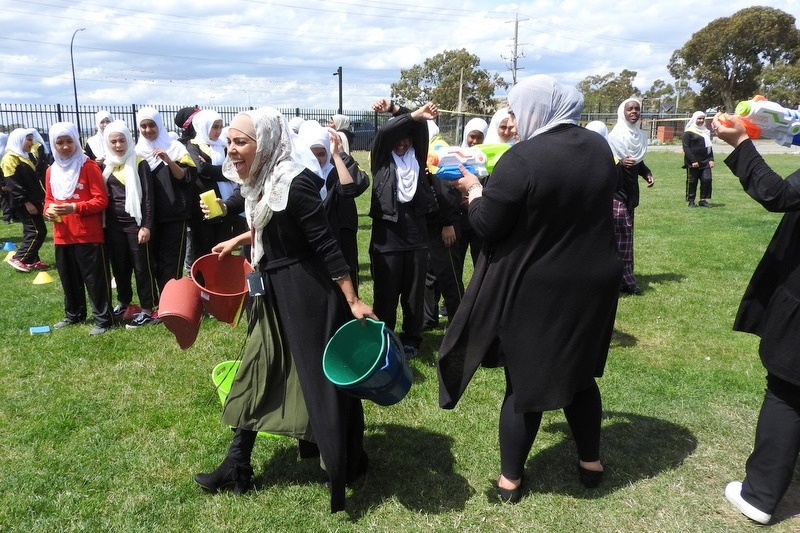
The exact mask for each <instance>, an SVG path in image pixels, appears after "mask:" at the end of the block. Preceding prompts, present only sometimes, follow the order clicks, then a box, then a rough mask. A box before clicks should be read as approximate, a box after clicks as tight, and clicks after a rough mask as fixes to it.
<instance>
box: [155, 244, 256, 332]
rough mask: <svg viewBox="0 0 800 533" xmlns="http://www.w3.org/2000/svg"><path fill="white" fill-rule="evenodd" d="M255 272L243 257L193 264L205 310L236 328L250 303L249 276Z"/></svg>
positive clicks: (216, 257) (214, 257) (212, 258)
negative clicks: (248, 291)
mask: <svg viewBox="0 0 800 533" xmlns="http://www.w3.org/2000/svg"><path fill="white" fill-rule="evenodd" d="M251 272H253V267H251V266H250V263H248V262H247V260H245V258H244V257H242V256H240V255H226V256H223V257H222V258H221V259H220V257H219V255H217V254H208V255H204V256H203V257H200V258H198V259H197V260H196V261H195V262H194V264H192V280H194V283H195V285H197V288H198V289H199V290H200V300H201V301H202V303H203V307H204V308H205V310H206V311H208V313H209V314H210V315H212V316H213V317H214V318H216V319H217V320H219V321H220V322H227V323H228V324H230V325H231V326H235V325H236V323H237V322H238V321H239V317H240V316H241V314H242V311H243V310H244V304H245V303H246V302H247V274H249V273H251ZM159 314H160V313H159Z"/></svg>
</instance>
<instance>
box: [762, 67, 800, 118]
mask: <svg viewBox="0 0 800 533" xmlns="http://www.w3.org/2000/svg"><path fill="white" fill-rule="evenodd" d="M758 94H762V95H764V96H766V97H767V98H769V99H770V100H772V101H774V102H778V103H780V104H782V105H784V106H785V107H791V108H797V107H798V104H800V61H798V62H797V63H795V64H793V65H789V64H785V63H784V64H780V65H775V66H770V67H767V68H765V69H764V75H763V76H762V77H761V86H760V87H759V89H758Z"/></svg>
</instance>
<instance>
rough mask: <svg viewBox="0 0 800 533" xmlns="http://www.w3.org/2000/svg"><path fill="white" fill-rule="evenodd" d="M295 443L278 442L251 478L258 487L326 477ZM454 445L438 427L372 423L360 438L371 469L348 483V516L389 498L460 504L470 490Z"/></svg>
mask: <svg viewBox="0 0 800 533" xmlns="http://www.w3.org/2000/svg"><path fill="white" fill-rule="evenodd" d="M295 443H296V441H293V440H291V439H284V440H283V443H282V444H281V445H280V446H278V447H276V449H275V451H274V453H273V454H272V456H271V457H270V458H269V460H267V461H266V463H265V464H264V465H263V470H262V472H263V474H261V475H259V476H257V478H256V480H255V486H256V488H259V489H261V488H266V487H272V486H276V485H298V484H321V483H323V482H324V481H326V480H327V477H326V476H325V474H324V472H323V471H322V469H321V468H320V466H319V460H318V459H305V460H298V458H297V457H298V455H297V446H296V444H295ZM452 447H453V439H452V438H450V437H448V436H447V435H443V434H441V433H434V432H432V431H428V430H424V429H420V428H414V427H411V426H401V425H396V424H381V425H377V426H374V427H370V429H369V431H368V432H367V434H366V435H365V438H364V448H365V449H366V450H367V453H368V454H369V457H370V469H369V471H368V472H367V474H366V476H364V477H363V478H362V479H360V480H358V481H356V483H355V484H354V485H353V486H352V487H351V488H349V489H348V497H347V512H348V513H349V515H350V517H351V518H352V519H358V518H359V517H361V516H364V515H365V514H367V513H368V512H369V511H370V510H371V509H372V508H374V507H377V506H378V505H380V504H381V503H382V502H384V501H385V500H389V499H392V498H394V499H397V501H398V502H399V503H400V504H401V505H403V506H404V507H406V508H407V509H410V510H413V511H417V512H423V513H434V514H435V513H445V512H448V511H451V510H454V509H463V508H464V506H465V502H466V501H467V500H468V499H469V497H470V496H471V495H472V494H473V493H474V491H473V489H472V488H471V487H470V486H469V483H468V482H467V480H466V478H464V477H463V476H461V475H459V474H456V473H455V471H454V468H453V467H454V464H455V458H454V457H453V453H452ZM256 470H257V471H258V470H259V469H258V468H256ZM321 490H323V489H321Z"/></svg>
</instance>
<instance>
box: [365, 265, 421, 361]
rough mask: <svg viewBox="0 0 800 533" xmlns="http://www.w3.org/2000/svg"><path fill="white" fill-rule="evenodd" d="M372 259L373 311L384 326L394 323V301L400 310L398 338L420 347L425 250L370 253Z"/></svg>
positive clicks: (394, 325) (408, 344) (406, 343)
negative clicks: (400, 328)
mask: <svg viewBox="0 0 800 533" xmlns="http://www.w3.org/2000/svg"><path fill="white" fill-rule="evenodd" d="M370 258H371V260H372V265H371V268H372V281H373V305H372V310H373V311H374V312H375V314H376V315H377V316H378V318H379V319H380V320H382V321H383V322H385V323H386V327H388V328H389V329H391V330H393V331H394V330H395V329H396V326H397V302H398V300H399V301H400V307H401V308H402V310H403V330H402V332H400V334H399V337H400V341H401V342H402V343H403V344H404V345H406V346H412V347H414V348H419V346H420V344H421V343H422V326H423V322H424V319H425V311H424V305H425V271H426V270H427V264H428V251H427V250H410V251H407V252H391V253H381V252H374V251H373V252H370Z"/></svg>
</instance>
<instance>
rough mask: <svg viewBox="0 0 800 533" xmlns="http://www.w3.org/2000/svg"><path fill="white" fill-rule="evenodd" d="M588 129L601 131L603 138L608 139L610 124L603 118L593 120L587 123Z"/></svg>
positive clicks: (596, 131)
mask: <svg viewBox="0 0 800 533" xmlns="http://www.w3.org/2000/svg"><path fill="white" fill-rule="evenodd" d="M586 129H587V130H589V131H593V132H595V133H599V134H600V135H602V136H603V139H606V140H608V126H606V123H605V122H603V121H602V120H593V121H591V122H589V123H588V124H587V125H586Z"/></svg>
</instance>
